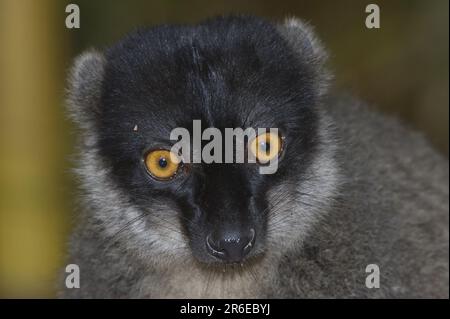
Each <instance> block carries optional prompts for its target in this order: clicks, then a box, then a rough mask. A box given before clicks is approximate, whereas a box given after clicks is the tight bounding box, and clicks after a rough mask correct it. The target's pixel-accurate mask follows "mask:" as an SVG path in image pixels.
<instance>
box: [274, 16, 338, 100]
mask: <svg viewBox="0 0 450 319" xmlns="http://www.w3.org/2000/svg"><path fill="white" fill-rule="evenodd" d="M277 29H278V31H279V32H280V34H281V36H282V37H283V38H284V39H285V40H286V41H287V42H288V43H289V45H290V46H291V48H292V49H293V50H294V51H295V53H297V54H298V55H299V58H300V59H301V60H302V61H303V63H305V64H306V65H308V66H310V67H311V68H312V71H313V72H314V75H315V78H316V80H317V87H318V88H319V92H318V93H319V96H321V95H323V94H325V93H326V91H327V88H328V83H329V81H330V80H331V78H332V76H331V74H330V73H329V72H328V70H326V68H325V63H326V61H327V58H328V54H327V52H326V51H325V49H324V47H323V46H322V43H321V41H320V40H319V39H318V38H317V37H316V36H315V34H314V31H313V28H312V27H311V26H310V25H308V24H306V23H304V22H303V21H301V20H300V19H298V18H287V19H286V20H285V21H284V22H283V23H281V24H279V25H278V26H277Z"/></svg>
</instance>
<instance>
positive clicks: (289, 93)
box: [74, 18, 329, 265]
mask: <svg viewBox="0 0 450 319" xmlns="http://www.w3.org/2000/svg"><path fill="white" fill-rule="evenodd" d="M295 27H296V28H300V26H298V25H297V26H295ZM286 30H287V29H286ZM286 32H288V33H289V32H290V31H286ZM302 32H306V31H302ZM298 37H299V38H300V39H299V44H300V45H301V48H300V50H301V51H302V54H304V55H306V54H308V55H312V54H313V53H314V50H313V49H312V45H313V43H310V42H308V38H307V37H306V36H305V34H303V33H302V34H299V35H298ZM298 49H299V48H295V45H292V43H289V37H286V36H283V35H282V34H281V31H280V29H279V28H276V27H275V26H273V25H272V24H270V23H268V22H265V21H263V20H260V19H256V18H245V19H244V18H219V19H215V20H211V21H208V22H206V23H203V24H200V25H197V26H172V27H169V26H162V27H157V28H153V29H150V30H144V31H138V32H135V33H133V34H131V35H129V36H128V37H126V38H125V39H124V40H122V41H121V42H119V43H118V44H117V45H115V46H113V47H112V48H110V49H109V50H108V51H107V52H106V53H105V54H104V56H102V57H101V58H98V57H97V60H96V61H97V62H96V63H97V64H101V65H102V71H101V72H99V73H101V80H99V81H98V82H99V83H101V85H100V90H99V93H98V98H97V99H96V107H95V108H93V109H94V110H95V112H91V113H92V116H91V117H88V119H87V120H86V121H90V122H91V123H92V125H91V126H89V128H88V129H87V131H88V134H89V131H90V134H91V135H95V143H94V146H93V148H92V150H90V152H92V153H93V154H94V153H95V156H94V157H95V158H96V160H97V161H99V162H101V163H104V164H102V165H106V167H107V168H108V169H107V170H102V171H101V172H99V171H97V172H91V173H89V172H85V173H84V174H85V175H89V174H92V175H93V176H97V175H98V174H104V175H106V176H102V178H101V180H105V179H107V180H108V181H109V182H108V183H109V184H108V187H106V186H104V188H105V190H104V192H111V191H114V192H117V193H118V194H120V198H121V199H120V201H121V203H119V204H117V201H116V202H115V204H114V203H112V202H110V201H109V202H108V200H102V199H99V195H98V194H99V193H101V191H99V190H97V191H96V194H97V195H96V196H97V197H96V199H95V200H93V202H95V203H96V207H97V209H100V210H101V211H102V212H103V213H102V217H101V219H106V218H110V219H111V218H113V217H111V216H112V215H115V216H114V218H113V219H114V220H115V221H114V223H113V222H111V221H108V222H107V223H106V222H105V224H108V225H111V228H114V230H111V231H110V233H109V234H110V235H114V234H116V230H117V229H119V230H120V235H119V237H120V236H121V237H120V239H119V240H122V241H124V242H125V241H126V243H125V245H127V246H128V247H129V248H130V249H131V250H136V252H137V255H139V256H144V257H145V258H147V257H148V259H151V258H162V257H161V256H170V257H172V258H175V257H179V256H184V257H183V258H188V257H186V256H193V257H194V260H197V261H199V262H201V263H205V264H207V265H214V264H223V263H226V264H229V263H245V262H246V261H247V260H250V259H252V258H254V259H257V258H258V257H262V256H264V255H266V254H270V253H274V252H278V251H281V247H287V246H288V245H289V243H291V242H293V241H295V240H297V239H298V238H299V237H300V236H302V233H303V232H304V230H305V225H306V224H308V223H310V221H311V220H313V219H314V217H313V215H314V213H313V209H312V208H311V206H313V207H315V208H316V209H319V207H320V205H319V204H318V203H319V202H320V197H317V196H318V195H319V194H317V193H315V192H316V191H319V190H320V189H321V188H322V191H323V194H322V196H324V199H325V197H326V196H329V194H328V193H327V185H320V183H321V179H320V177H321V175H320V173H318V172H313V170H314V168H315V166H314V161H315V160H316V158H317V156H318V154H319V153H320V143H321V137H320V133H319V129H318V124H319V119H318V114H317V110H316V108H317V104H318V98H319V93H318V92H319V89H318V86H319V85H320V83H318V81H319V80H318V77H317V74H316V72H317V70H316V69H315V67H316V66H315V65H314V63H313V61H314V58H313V57H311V56H307V57H304V56H302V55H301V54H299V52H298ZM91 59H92V58H91ZM88 62H89V61H88V60H86V61H84V62H79V63H78V64H79V65H80V66H84V67H85V68H88V67H87V65H88V64H89V63H88ZM93 64H95V63H91V65H93ZM86 72H87V73H86V74H89V72H88V71H86ZM75 73H76V72H75ZM92 73H93V72H91V73H90V74H92ZM77 76H78V77H80V78H82V77H83V73H82V72H81V71H80V72H78V73H77V74H75V77H77ZM88 76H89V75H88ZM91 82H92V81H91ZM79 99H83V97H79ZM75 102H77V101H75ZM75 102H74V104H76V103H75ZM84 112H88V111H86V110H84ZM78 118H79V119H81V118H83V117H82V116H79V117H78ZM193 120H200V121H201V126H202V129H205V128H208V127H214V128H217V129H219V130H220V131H221V132H222V133H223V135H224V134H225V129H226V128H233V129H234V128H242V129H246V128H254V129H257V128H267V129H269V128H277V129H278V137H273V136H272V137H271V138H275V139H277V138H279V139H277V143H275V142H274V141H272V140H269V142H268V143H266V147H270V145H272V147H274V144H277V145H276V147H277V152H278V155H279V163H278V169H277V171H276V172H275V173H274V174H264V175H263V174H261V173H260V170H259V169H258V166H259V165H260V164H258V163H205V162H200V163H183V161H182V162H181V163H179V164H175V163H172V162H171V159H170V157H168V156H167V155H168V154H170V149H171V147H172V146H173V144H174V143H175V142H174V141H173V140H171V139H170V134H171V132H172V130H173V129H175V128H186V129H187V130H188V131H189V132H190V133H193ZM94 132H95V133H94ZM192 135H193V134H191V136H192ZM204 145H205V141H203V144H202V146H204ZM91 159H92V158H91ZM91 169H92V167H91ZM314 174H316V175H314ZM91 178H93V177H91ZM99 180H100V179H97V181H96V183H97V184H99V183H101V182H99ZM93 182H94V181H92V180H91V181H90V182H89V181H85V183H86V184H89V183H93ZM98 186H99V187H102V185H98ZM96 187H97V186H96ZM86 188H87V189H88V193H89V188H93V186H89V185H87V186H86ZM88 196H89V195H88ZM100 197H101V195H100ZM106 197H107V196H106V195H105V198H106ZM111 197H114V195H111V194H110V195H109V197H108V198H111ZM318 198H319V199H318ZM308 205H309V206H308ZM108 208H109V210H110V211H109V212H108ZM108 227H109V226H108ZM108 227H107V228H108ZM156 255H158V256H159V257H155V256H156Z"/></svg>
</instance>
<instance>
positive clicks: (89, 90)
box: [67, 50, 105, 130]
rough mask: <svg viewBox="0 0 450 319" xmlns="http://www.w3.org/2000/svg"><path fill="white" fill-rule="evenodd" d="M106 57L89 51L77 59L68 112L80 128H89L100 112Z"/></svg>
mask: <svg viewBox="0 0 450 319" xmlns="http://www.w3.org/2000/svg"><path fill="white" fill-rule="evenodd" d="M104 68H105V58H104V56H103V54H102V53H100V52H98V51H93V50H91V51H87V52H84V53H82V54H81V55H80V56H78V57H77V58H76V59H75V62H74V64H73V67H72V69H71V71H70V74H69V80H68V86H69V87H68V101H67V106H68V112H69V116H70V118H71V119H72V120H73V121H74V122H75V123H77V124H78V125H79V127H80V128H82V129H86V130H89V129H90V128H91V126H92V123H93V120H94V118H95V115H96V114H98V113H99V102H100V97H101V91H102V82H103V73H104Z"/></svg>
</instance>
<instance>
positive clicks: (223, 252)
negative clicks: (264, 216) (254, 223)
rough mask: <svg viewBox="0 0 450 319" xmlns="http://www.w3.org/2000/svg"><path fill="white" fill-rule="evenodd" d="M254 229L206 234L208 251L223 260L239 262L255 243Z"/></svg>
mask: <svg viewBox="0 0 450 319" xmlns="http://www.w3.org/2000/svg"><path fill="white" fill-rule="evenodd" d="M255 237H256V236H255V230H254V229H253V228H252V229H250V230H249V231H247V232H231V231H225V232H220V233H212V234H209V235H208V236H206V247H207V249H208V252H209V253H210V254H211V255H213V256H214V257H217V258H219V259H221V260H223V261H225V262H230V263H233V262H240V261H242V260H243V259H244V257H245V256H247V255H248V253H249V252H250V251H251V250H252V248H253V246H254V244H255Z"/></svg>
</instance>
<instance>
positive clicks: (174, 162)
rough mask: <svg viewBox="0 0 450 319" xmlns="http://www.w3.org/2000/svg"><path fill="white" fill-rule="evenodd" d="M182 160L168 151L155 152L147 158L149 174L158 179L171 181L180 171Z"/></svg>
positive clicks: (150, 153)
mask: <svg viewBox="0 0 450 319" xmlns="http://www.w3.org/2000/svg"><path fill="white" fill-rule="evenodd" d="M179 163H180V158H179V157H178V156H177V155H175V154H174V153H173V152H171V151H168V150H154V151H151V152H149V153H148V154H147V156H146V157H145V166H146V167H147V170H148V172H149V173H150V174H151V175H152V176H153V177H154V178H156V179H159V180H169V179H171V178H173V177H174V176H175V174H176V173H177V171H178V166H179Z"/></svg>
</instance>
